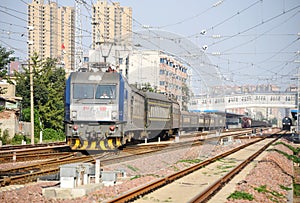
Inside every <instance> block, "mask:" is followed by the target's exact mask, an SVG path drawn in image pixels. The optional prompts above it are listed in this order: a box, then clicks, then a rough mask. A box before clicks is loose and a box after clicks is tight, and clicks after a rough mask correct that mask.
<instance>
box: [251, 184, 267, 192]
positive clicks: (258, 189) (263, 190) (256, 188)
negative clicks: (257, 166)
mask: <svg viewBox="0 0 300 203" xmlns="http://www.w3.org/2000/svg"><path fill="white" fill-rule="evenodd" d="M254 190H256V191H257V192H259V193H266V192H268V190H267V185H261V186H260V187H255V188H254Z"/></svg>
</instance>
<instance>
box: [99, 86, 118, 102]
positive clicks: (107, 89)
mask: <svg viewBox="0 0 300 203" xmlns="http://www.w3.org/2000/svg"><path fill="white" fill-rule="evenodd" d="M99 98H101V99H102V98H109V99H114V98H116V85H98V86H97V91H96V99H99Z"/></svg>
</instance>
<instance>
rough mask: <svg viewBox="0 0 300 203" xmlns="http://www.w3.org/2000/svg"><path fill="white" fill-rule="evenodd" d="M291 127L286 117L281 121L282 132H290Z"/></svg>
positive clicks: (288, 118) (289, 120) (290, 120)
mask: <svg viewBox="0 0 300 203" xmlns="http://www.w3.org/2000/svg"><path fill="white" fill-rule="evenodd" d="M292 125H293V121H292V119H291V118H290V117H288V116H286V117H284V118H283V119H282V130H288V131H290V130H291V127H292Z"/></svg>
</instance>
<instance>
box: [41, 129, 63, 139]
mask: <svg viewBox="0 0 300 203" xmlns="http://www.w3.org/2000/svg"><path fill="white" fill-rule="evenodd" d="M43 140H46V141H63V140H65V134H64V132H62V131H56V130H54V129H51V128H46V129H45V130H43Z"/></svg>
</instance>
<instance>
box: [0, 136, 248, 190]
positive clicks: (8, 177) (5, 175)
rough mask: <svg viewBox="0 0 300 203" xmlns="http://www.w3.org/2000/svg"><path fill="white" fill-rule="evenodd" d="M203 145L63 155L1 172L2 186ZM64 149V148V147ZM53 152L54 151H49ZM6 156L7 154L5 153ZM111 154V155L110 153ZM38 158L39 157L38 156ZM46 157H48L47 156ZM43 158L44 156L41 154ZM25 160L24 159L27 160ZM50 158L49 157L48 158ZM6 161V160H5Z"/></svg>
mask: <svg viewBox="0 0 300 203" xmlns="http://www.w3.org/2000/svg"><path fill="white" fill-rule="evenodd" d="M244 133H245V132H244V131H243V132H230V133H227V134H226V135H225V134H224V135H222V137H225V136H240V135H242V134H244ZM208 139H219V138H215V137H210V138H208ZM201 144H203V141H201V139H200V140H199V139H196V140H190V141H184V142H178V143H175V142H174V143H172V144H171V143H163V142H162V143H159V144H157V143H156V144H148V145H139V146H136V145H134V146H128V147H126V148H124V149H123V151H121V153H122V154H121V153H119V154H118V155H116V156H113V155H111V153H110V156H109V157H107V154H102V155H100V156H99V155H94V156H91V155H90V156H82V157H75V155H74V154H73V153H65V154H64V153H61V154H59V155H60V157H56V158H53V159H48V160H47V161H42V162H39V163H35V164H28V165H26V166H21V167H15V168H10V169H7V170H0V177H2V178H0V186H5V185H9V184H24V183H28V182H33V181H36V180H37V178H38V177H41V176H45V175H49V174H55V173H58V172H59V166H60V165H63V164H69V163H75V162H90V163H95V160H96V158H99V157H101V165H102V166H103V165H109V164H114V163H119V162H122V161H128V160H132V159H136V158H141V156H147V155H148V154H151V153H155V152H158V153H159V152H160V151H162V150H164V152H166V151H172V150H177V149H179V148H184V147H190V146H195V145H201ZM62 147H63V146H62ZM40 149H41V151H43V150H45V151H46V150H47V149H48V147H44V148H40ZM48 150H52V149H48ZM21 152H24V153H25V154H26V153H28V152H29V154H27V155H26V156H25V158H28V157H31V156H33V155H32V152H33V153H34V152H37V151H36V150H34V149H24V150H20V151H19V152H18V153H20V154H19V155H18V157H19V158H18V160H20V159H21V157H22V156H21ZM4 154H5V153H4ZM108 154H109V153H108ZM6 155H7V156H8V159H9V160H11V153H7V154H6ZM1 156H3V154H2V155H1V153H0V159H1V158H3V157H1ZM36 156H37V155H36ZM45 156H46V155H45ZM41 157H43V155H42V154H41ZM25 158H24V159H25ZM48 158H49V157H48ZM3 160H4V159H3Z"/></svg>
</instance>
